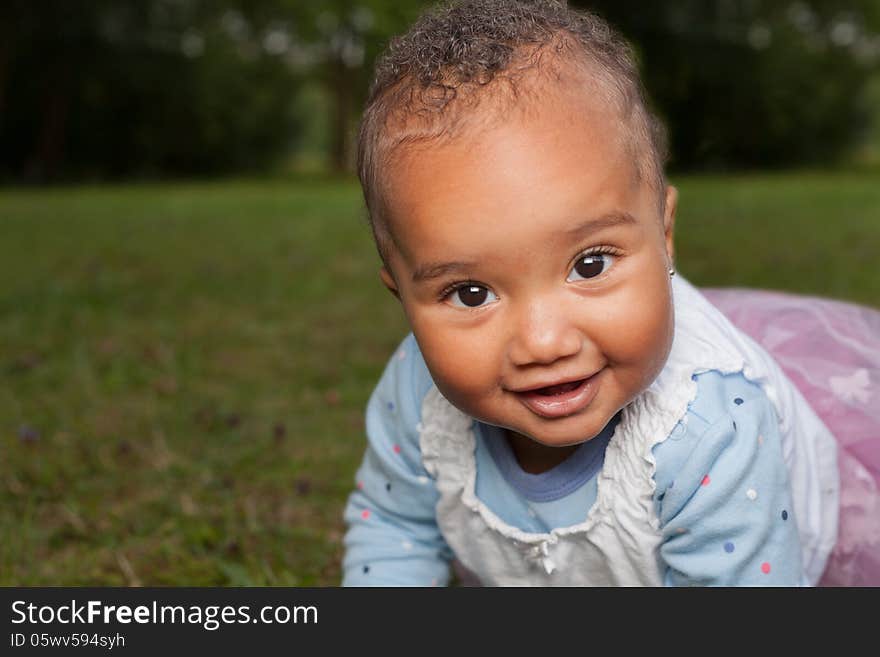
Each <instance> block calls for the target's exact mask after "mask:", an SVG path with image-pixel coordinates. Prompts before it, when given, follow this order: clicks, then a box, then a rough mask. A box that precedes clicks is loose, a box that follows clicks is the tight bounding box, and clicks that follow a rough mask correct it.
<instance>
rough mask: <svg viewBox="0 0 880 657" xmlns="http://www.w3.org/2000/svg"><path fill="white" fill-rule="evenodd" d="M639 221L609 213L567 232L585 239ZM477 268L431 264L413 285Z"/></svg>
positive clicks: (422, 268)
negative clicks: (602, 231) (608, 229)
mask: <svg viewBox="0 0 880 657" xmlns="http://www.w3.org/2000/svg"><path fill="white" fill-rule="evenodd" d="M636 224H638V221H637V220H636V218H635V217H633V216H632V215H631V214H630V213H628V212H619V211H614V212H609V213H607V214H603V215H602V216H600V217H597V218H595V219H589V220H588V221H584V222H583V223H580V224H578V225H576V226H573V227H572V228H569V229H568V230H566V231H565V235H566V237H567V238H569V239H583V238H584V237H587V236H588V235H592V234H593V233H598V232H599V231H601V230H605V229H606V228H612V227H614V226H634V225H636ZM476 266H477V263H476V262H429V263H426V264H424V265H422V266H420V267H418V268H417V269H416V270H415V271H414V272H413V275H412V280H413V283H423V282H425V281H429V280H432V279H435V278H440V277H442V276H446V275H447V274H451V273H455V272H461V271H466V270H468V269H473V268H474V267H476Z"/></svg>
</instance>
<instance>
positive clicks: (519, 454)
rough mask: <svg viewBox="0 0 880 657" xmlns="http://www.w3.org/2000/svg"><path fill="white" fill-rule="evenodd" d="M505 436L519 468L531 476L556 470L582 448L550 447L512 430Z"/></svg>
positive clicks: (576, 446)
mask: <svg viewBox="0 0 880 657" xmlns="http://www.w3.org/2000/svg"><path fill="white" fill-rule="evenodd" d="M504 435H505V437H506V438H507V442H508V444H509V445H510V447H511V449H512V450H513V454H514V456H515V457H516V462H517V463H519V467H521V468H522V469H523V471H524V472H528V473H529V474H541V473H542V472H547V470H551V469H553V468H555V467H556V466H557V465H559V464H560V463H562V462H563V461H564V460H565V459H567V458H568V457H569V456H571V455H572V454H573V453H574V452H575V450H577V448H578V447H580V444H575V445H565V446H564V447H550V446H548V445H542V444H541V443H538V442H535V441H534V440H532V439H531V438H529V437H528V436H524V435H522V434H520V433H515V432H513V431H510V430H508V431H505V432H504Z"/></svg>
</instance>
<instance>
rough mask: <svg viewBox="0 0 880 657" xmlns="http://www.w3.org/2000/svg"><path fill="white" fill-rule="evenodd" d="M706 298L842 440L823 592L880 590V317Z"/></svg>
mask: <svg viewBox="0 0 880 657" xmlns="http://www.w3.org/2000/svg"><path fill="white" fill-rule="evenodd" d="M701 291H702V292H703V294H705V295H706V297H707V298H708V299H709V301H711V302H712V303H713V304H714V305H715V306H716V307H717V308H718V309H719V310H721V312H722V313H724V314H725V315H726V316H727V317H728V318H729V319H730V320H731V321H732V322H733V323H734V324H735V325H736V326H738V327H739V328H740V329H741V330H742V331H744V332H745V333H746V334H748V335H749V336H751V337H752V339H754V340H755V341H756V342H758V343H759V344H761V345H762V346H763V347H764V348H765V349H766V350H767V351H768V352H770V354H771V355H772V356H773V357H774V358H775V359H776V361H777V362H778V363H779V365H780V366H781V367H782V369H783V371H784V372H785V373H786V374H787V375H788V377H789V378H790V379H791V380H792V382H793V383H794V384H795V386H797V388H798V389H799V390H800V392H801V394H802V395H803V396H804V397H805V398H806V400H807V402H809V403H810V405H811V406H812V407H813V410H814V411H815V412H816V414H817V415H818V416H819V418H820V419H821V420H822V421H823V422H824V423H825V425H826V426H827V427H828V428H829V429H830V430H831V432H832V433H833V434H834V436H835V437H836V438H837V443H838V445H839V447H840V451H839V455H838V466H839V469H840V523H839V529H838V533H839V537H838V541H837V545H836V546H835V548H834V551H833V552H832V554H831V558H830V559H829V561H828V565H827V567H826V569H825V574H824V575H823V576H822V580H821V582H820V585H822V586H880V311H877V310H874V309H871V308H868V307H865V306H860V305H857V304H852V303H845V302H841V301H832V300H830V299H822V298H818V297H807V296H798V295H794V294H787V293H780V292H768V291H763V290H749V289H737V288H704V289H702V290H701Z"/></svg>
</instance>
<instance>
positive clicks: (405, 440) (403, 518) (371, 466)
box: [342, 335, 451, 586]
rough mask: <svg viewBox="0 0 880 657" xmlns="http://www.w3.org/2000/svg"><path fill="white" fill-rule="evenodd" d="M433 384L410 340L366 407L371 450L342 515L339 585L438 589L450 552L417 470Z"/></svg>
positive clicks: (431, 491)
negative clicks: (421, 422) (427, 395)
mask: <svg viewBox="0 0 880 657" xmlns="http://www.w3.org/2000/svg"><path fill="white" fill-rule="evenodd" d="M430 385H431V379H430V375H429V374H428V373H427V368H426V367H425V365H424V362H423V361H422V359H421V355H420V354H419V351H418V348H417V346H416V342H415V340H414V339H413V337H412V336H411V335H410V336H408V337H407V338H406V339H405V340H404V341H403V343H402V344H401V346H400V347H399V348H398V350H397V352H396V353H395V354H394V355H393V356H392V357H391V360H390V361H389V363H388V365H387V367H386V368H385V372H384V374H383V375H382V378H381V380H380V381H379V384H378V386H377V387H376V389H375V390H374V391H373V394H372V396H371V397H370V401H369V404H368V405H367V427H366V428H367V438H368V441H369V442H368V446H367V451H366V454H365V455H364V459H363V462H362V464H361V467H360V468H359V469H358V472H357V475H356V479H357V490H355V491H354V492H353V493H352V494H351V496H350V497H349V500H348V504H347V505H346V508H345V521H346V524H347V525H348V531H347V533H346V535H345V550H346V551H345V558H344V560H343V571H344V573H343V581H342V583H343V585H344V586H436V585H445V584H446V583H447V582H448V580H449V560H450V559H451V553H450V551H449V548H448V547H447V545H446V542H445V541H444V539H443V536H442V535H441V533H440V530H439V528H438V527H437V523H436V520H435V516H434V513H435V505H436V503H437V498H438V494H437V490H436V488H435V486H434V480H433V479H431V478H430V477H429V476H428V473H427V472H426V471H425V469H424V467H423V466H422V461H421V452H420V449H419V436H418V429H417V425H418V422H419V418H420V415H421V401H422V399H423V398H424V395H425V393H426V392H427V389H428V388H429V387H430Z"/></svg>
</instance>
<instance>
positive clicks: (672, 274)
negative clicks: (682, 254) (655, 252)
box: [669, 267, 675, 276]
mask: <svg viewBox="0 0 880 657" xmlns="http://www.w3.org/2000/svg"><path fill="white" fill-rule="evenodd" d="M669 275H670V276H675V270H674V269H673V268H672V267H670V268H669Z"/></svg>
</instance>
